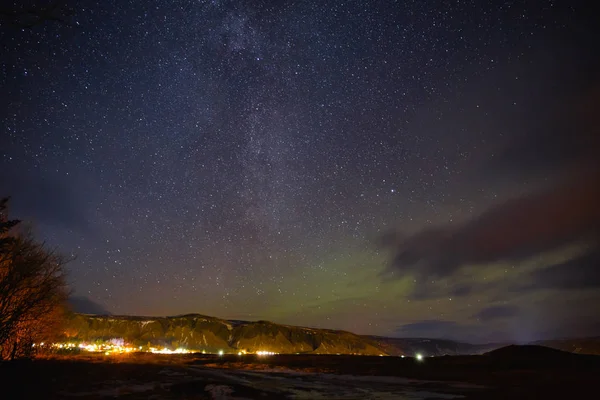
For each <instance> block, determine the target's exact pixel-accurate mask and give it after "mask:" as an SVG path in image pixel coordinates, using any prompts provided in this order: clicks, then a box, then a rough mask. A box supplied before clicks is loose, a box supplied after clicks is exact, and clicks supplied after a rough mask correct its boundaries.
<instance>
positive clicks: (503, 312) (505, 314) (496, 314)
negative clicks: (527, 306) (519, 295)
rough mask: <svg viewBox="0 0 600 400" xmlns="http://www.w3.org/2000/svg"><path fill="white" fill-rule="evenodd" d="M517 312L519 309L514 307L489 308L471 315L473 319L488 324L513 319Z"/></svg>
mask: <svg viewBox="0 0 600 400" xmlns="http://www.w3.org/2000/svg"><path fill="white" fill-rule="evenodd" d="M518 312H519V308H518V307H515V306H510V305H503V306H490V307H487V308H484V309H482V310H481V311H479V312H478V313H477V314H475V315H473V318H477V319H479V320H481V321H483V322H489V321H492V320H497V319H504V318H509V317H514V316H516V315H517V314H518Z"/></svg>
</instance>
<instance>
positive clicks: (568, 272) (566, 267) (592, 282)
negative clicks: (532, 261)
mask: <svg viewBox="0 0 600 400" xmlns="http://www.w3.org/2000/svg"><path fill="white" fill-rule="evenodd" d="M530 280H531V282H532V283H531V284H530V285H528V286H525V289H532V288H543V289H595V288H600V249H599V248H595V249H593V250H592V251H589V252H586V253H584V254H582V255H580V256H579V257H576V258H574V259H572V260H569V261H566V262H563V263H559V264H554V265H551V266H549V267H546V268H542V269H539V270H536V271H534V272H532V273H531V275H530Z"/></svg>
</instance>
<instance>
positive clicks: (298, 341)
mask: <svg viewBox="0 0 600 400" xmlns="http://www.w3.org/2000/svg"><path fill="white" fill-rule="evenodd" d="M65 334H66V336H67V337H68V338H69V339H71V340H83V341H95V340H110V339H115V338H122V339H124V340H125V341H126V342H128V343H131V344H134V345H135V346H147V345H148V346H168V347H173V348H176V347H185V348H188V349H192V350H198V351H206V352H208V353H217V352H219V351H224V352H228V353H231V352H238V351H247V352H256V351H272V352H275V353H287V354H290V353H291V354H294V353H303V354H357V355H386V353H385V352H384V351H383V350H382V349H381V348H380V347H379V346H377V345H376V344H375V343H373V342H372V341H371V340H369V339H368V338H367V337H362V336H359V335H356V334H354V333H351V332H345V331H336V330H329V329H312V328H303V327H297V326H289V325H279V324H275V323H273V322H269V321H257V322H246V321H227V320H223V319H219V318H215V317H209V316H206V315H199V314H190V315H182V316H176V317H133V316H98V315H85V314H75V315H74V316H73V317H72V318H71V319H70V321H69V323H68V326H67V329H66V330H65Z"/></svg>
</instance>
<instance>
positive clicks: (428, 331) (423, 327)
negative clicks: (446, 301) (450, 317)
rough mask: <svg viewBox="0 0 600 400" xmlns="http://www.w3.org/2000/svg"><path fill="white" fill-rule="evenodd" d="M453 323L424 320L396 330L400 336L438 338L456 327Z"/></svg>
mask: <svg viewBox="0 0 600 400" xmlns="http://www.w3.org/2000/svg"><path fill="white" fill-rule="evenodd" d="M457 326H458V325H457V323H456V322H454V321H443V320H426V321H419V322H413V323H410V324H405V325H402V326H400V327H398V328H397V329H396V334H398V335H401V336H436V337H438V336H440V334H441V335H443V334H444V333H447V332H448V331H451V330H452V331H453V330H454V329H455V328H456V327H457Z"/></svg>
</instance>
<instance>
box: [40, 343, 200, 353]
mask: <svg viewBox="0 0 600 400" xmlns="http://www.w3.org/2000/svg"><path fill="white" fill-rule="evenodd" d="M36 346H37V347H45V343H43V342H42V343H38V344H35V343H34V344H33V345H32V347H36ZM50 347H52V348H54V349H61V350H62V349H64V350H75V349H79V350H82V351H89V352H90V353H104V354H106V355H109V354H114V353H118V354H122V353H132V352H136V351H137V352H142V351H144V349H143V347H142V346H139V347H133V346H128V345H125V344H123V345H121V344H118V343H103V344H89V343H79V344H76V343H52V344H51V345H50ZM145 351H147V352H150V353H154V354H188V353H192V351H190V350H187V349H184V348H181V347H179V348H177V349H175V350H171V349H168V348H166V347H164V348H157V347H150V348H148V349H147V350H145Z"/></svg>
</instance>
